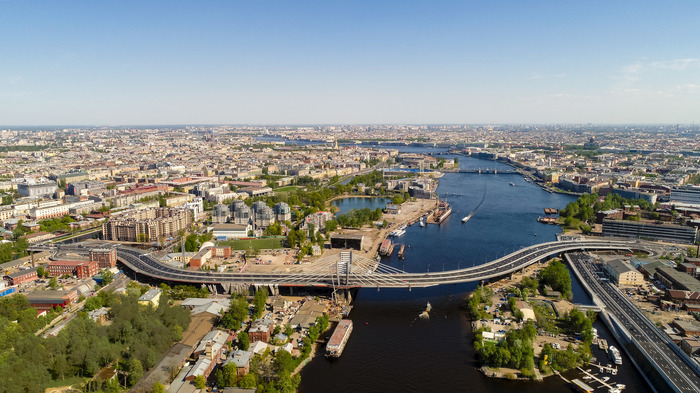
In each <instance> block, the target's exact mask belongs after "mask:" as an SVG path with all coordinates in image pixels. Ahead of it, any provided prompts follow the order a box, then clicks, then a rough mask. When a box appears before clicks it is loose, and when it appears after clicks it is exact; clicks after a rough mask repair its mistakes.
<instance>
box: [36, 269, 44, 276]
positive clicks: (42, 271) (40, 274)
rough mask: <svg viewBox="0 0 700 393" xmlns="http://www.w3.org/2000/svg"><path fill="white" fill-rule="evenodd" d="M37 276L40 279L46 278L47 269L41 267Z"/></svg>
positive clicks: (37, 270) (37, 271)
mask: <svg viewBox="0 0 700 393" xmlns="http://www.w3.org/2000/svg"><path fill="white" fill-rule="evenodd" d="M36 275H37V276H39V277H44V275H46V269H44V267H43V266H39V267H38V268H36Z"/></svg>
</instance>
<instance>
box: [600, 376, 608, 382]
mask: <svg viewBox="0 0 700 393" xmlns="http://www.w3.org/2000/svg"><path fill="white" fill-rule="evenodd" d="M600 380H601V381H603V382H608V381H609V380H610V377H603V378H601V379H600Z"/></svg>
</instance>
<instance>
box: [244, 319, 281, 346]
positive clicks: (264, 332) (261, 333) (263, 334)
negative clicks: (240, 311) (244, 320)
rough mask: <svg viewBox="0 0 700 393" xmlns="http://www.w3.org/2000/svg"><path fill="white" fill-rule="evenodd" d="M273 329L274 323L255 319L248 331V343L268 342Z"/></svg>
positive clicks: (268, 320) (269, 320)
mask: <svg viewBox="0 0 700 393" xmlns="http://www.w3.org/2000/svg"><path fill="white" fill-rule="evenodd" d="M274 328H275V323H274V321H273V320H271V319H256V320H255V321H253V323H252V324H251V325H250V329H248V337H250V342H251V343H254V342H256V341H262V342H265V343H266V342H268V341H270V337H271V336H272V331H273V329H274Z"/></svg>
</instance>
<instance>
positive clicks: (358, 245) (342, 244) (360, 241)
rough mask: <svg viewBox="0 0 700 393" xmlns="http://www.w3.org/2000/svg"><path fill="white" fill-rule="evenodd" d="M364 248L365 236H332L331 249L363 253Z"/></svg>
mask: <svg viewBox="0 0 700 393" xmlns="http://www.w3.org/2000/svg"><path fill="white" fill-rule="evenodd" d="M364 246H365V236H364V235H344V234H340V233H336V234H333V235H331V248H343V249H353V250H358V251H362V249H363V248H364Z"/></svg>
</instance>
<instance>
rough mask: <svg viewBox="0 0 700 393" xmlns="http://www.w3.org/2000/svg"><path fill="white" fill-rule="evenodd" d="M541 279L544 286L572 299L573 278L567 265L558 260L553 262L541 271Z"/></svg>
mask: <svg viewBox="0 0 700 393" xmlns="http://www.w3.org/2000/svg"><path fill="white" fill-rule="evenodd" d="M539 278H540V281H541V282H542V284H545V285H549V286H550V287H552V289H554V290H555V291H559V292H561V293H562V294H563V295H564V296H565V297H566V298H570V297H571V276H570V275H569V270H568V269H567V268H566V265H564V264H563V263H562V262H561V261H559V260H556V259H555V260H554V261H552V262H551V263H550V264H549V266H547V267H545V268H544V269H542V270H541V271H540V274H539Z"/></svg>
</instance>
